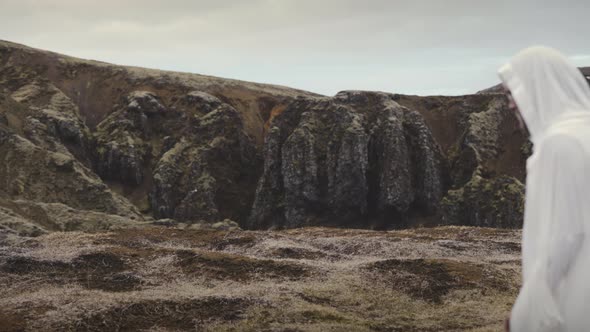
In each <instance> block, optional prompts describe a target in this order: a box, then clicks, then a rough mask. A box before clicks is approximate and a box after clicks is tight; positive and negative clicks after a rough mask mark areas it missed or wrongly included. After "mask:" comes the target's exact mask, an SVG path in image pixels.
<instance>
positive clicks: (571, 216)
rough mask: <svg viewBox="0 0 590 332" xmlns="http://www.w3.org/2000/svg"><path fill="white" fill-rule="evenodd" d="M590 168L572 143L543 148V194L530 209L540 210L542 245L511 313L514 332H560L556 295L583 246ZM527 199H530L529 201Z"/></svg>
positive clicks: (561, 140)
mask: <svg viewBox="0 0 590 332" xmlns="http://www.w3.org/2000/svg"><path fill="white" fill-rule="evenodd" d="M587 165H588V161H587V160H586V154H585V152H584V150H583V149H582V147H581V145H580V144H579V143H578V142H577V141H576V140H575V139H573V138H570V137H568V136H566V135H559V136H553V137H550V138H547V139H546V140H545V141H544V142H543V146H542V150H541V151H540V155H539V160H538V161H537V164H536V167H539V169H538V170H537V176H536V177H535V181H540V182H541V185H539V186H536V188H539V189H540V190H541V192H539V193H535V194H534V195H531V197H532V198H533V199H534V201H533V202H530V203H531V204H528V208H535V209H541V211H543V212H544V213H542V214H536V215H541V216H542V217H540V219H541V220H525V223H526V222H532V223H535V222H538V223H541V224H540V226H541V231H540V232H539V235H540V236H541V239H542V240H541V241H540V242H538V243H537V250H538V251H539V252H538V253H537V255H536V257H537V258H536V261H535V262H531V263H532V265H531V266H532V273H530V274H528V275H529V277H528V279H527V280H523V285H522V288H521V290H520V293H519V295H518V298H517V300H516V303H515V304H514V307H513V309H512V313H511V318H510V329H511V331H539V332H543V331H561V330H562V328H561V325H562V324H563V318H562V317H563V316H562V313H561V312H560V309H559V306H558V304H557V301H556V299H557V292H558V289H559V287H560V284H561V282H562V281H563V280H564V278H565V277H566V276H567V274H568V272H569V271H570V268H571V266H572V264H573V263H574V262H575V260H576V258H577V256H578V254H579V251H580V249H581V247H582V244H583V242H584V241H585V238H586V236H585V232H584V210H583V207H584V204H586V202H585V201H584V200H585V199H586V197H585V195H584V192H585V190H584V188H583V187H582V186H584V185H587V181H586V179H585V175H584V173H585V172H584V168H585V167H586V166H587ZM528 196H529V195H527V199H529V198H528Z"/></svg>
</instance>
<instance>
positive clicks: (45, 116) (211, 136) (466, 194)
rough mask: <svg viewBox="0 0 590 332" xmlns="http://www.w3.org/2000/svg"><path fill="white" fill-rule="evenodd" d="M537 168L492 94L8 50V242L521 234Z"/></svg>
mask: <svg viewBox="0 0 590 332" xmlns="http://www.w3.org/2000/svg"><path fill="white" fill-rule="evenodd" d="M529 153H530V145H527V143H526V140H525V139H524V137H522V135H520V134H519V133H517V132H516V131H515V130H514V121H513V120H512V119H511V116H510V114H509V112H507V111H506V105H505V101H504V99H503V97H502V95H500V94H497V93H493V91H492V92H491V93H485V94H476V95H469V96H459V97H418V96H405V95H397V94H387V93H378V92H360V91H345V92H341V93H339V94H337V95H336V96H334V97H324V96H319V95H316V94H313V93H309V92H305V91H300V90H295V89H290V88H286V87H280V86H272V85H264V84H255V83H249V82H242V81H235V80H229V79H221V78H215V77H209V76H202V75H196V74H186V73H175V72H165V71H158V70H149V69H143V68H134V67H123V66H115V65H110V64H106V63H102V62H96V61H87V60H81V59H76V58H72V57H68V56H64V55H59V54H56V53H51V52H46V51H41V50H37V49H32V48H28V47H25V46H22V45H18V44H14V43H9V42H2V41H0V162H1V163H0V183H1V184H2V186H1V187H0V208H1V210H2V211H3V212H2V216H3V217H0V227H3V228H6V229H10V230H12V231H15V232H22V233H23V234H24V233H26V234H37V233H43V232H46V231H52V230H63V229H64V228H67V229H76V227H78V228H81V226H76V225H80V223H85V222H88V223H90V222H94V221H92V220H95V219H93V218H86V217H85V216H87V215H91V214H93V213H99V214H102V215H104V216H105V217H104V218H103V220H110V221H109V222H106V224H107V226H105V227H107V228H108V225H121V222H120V221H121V220H120V218H126V220H127V221H129V222H130V223H131V224H132V223H133V222H136V223H141V222H152V220H153V219H166V220H173V222H183V223H187V224H192V223H199V222H211V223H212V222H215V221H219V220H228V222H230V223H231V220H233V221H236V222H238V223H239V224H240V225H241V226H242V227H247V228H262V229H265V228H273V227H275V228H277V227H278V228H293V227H301V226H310V225H327V226H346V227H361V228H401V227H408V226H415V225H425V224H460V225H479V226H492V227H518V226H519V225H520V223H521V222H522V209H523V206H522V197H523V191H524V188H523V184H522V183H523V180H524V161H525V160H526V157H527V154H529ZM48 204H49V205H48ZM51 204H58V205H51ZM60 204H61V205H60ZM23 206H26V207H29V208H27V209H24V208H22V207H23ZM55 206H63V207H64V209H71V210H72V211H73V212H72V213H73V214H74V215H76V214H77V215H79V217H78V220H79V222H74V221H72V222H71V223H67V225H65V224H64V223H63V220H58V219H59V218H62V217H63V215H62V214H59V213H53V212H52V213H48V212H47V211H50V210H51V211H55V210H56V208H55ZM30 207H33V208H30ZM49 207H51V209H50V208H49ZM31 210H35V211H45V212H43V216H45V217H43V218H37V217H35V216H36V215H37V214H34V213H33V214H31V213H30V211H31ZM60 216H61V217H60ZM68 218H69V219H72V218H73V217H71V216H70V217H68ZM69 219H68V220H69ZM73 219H76V218H73ZM39 220H44V221H43V222H40V221H39ZM123 224H124V223H123ZM17 225H18V227H17ZM64 225H65V226H64ZM85 229H92V227H87V228H85Z"/></svg>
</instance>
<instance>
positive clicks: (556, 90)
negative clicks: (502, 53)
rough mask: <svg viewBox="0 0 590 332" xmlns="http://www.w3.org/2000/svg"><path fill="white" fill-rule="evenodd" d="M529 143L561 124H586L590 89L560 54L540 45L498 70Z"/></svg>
mask: <svg viewBox="0 0 590 332" xmlns="http://www.w3.org/2000/svg"><path fill="white" fill-rule="evenodd" d="M498 75H499V76H500V79H501V80H502V82H503V83H504V85H505V86H506V87H507V88H508V89H509V90H510V92H511V93H512V97H513V98H514V101H515V102H516V105H517V106H518V109H519V110H520V113H521V115H522V117H523V120H524V122H525V123H526V125H527V128H528V131H529V133H530V135H531V137H530V139H531V141H532V142H533V143H535V142H537V141H539V140H540V139H541V138H542V137H543V136H544V134H545V133H546V132H547V131H548V129H549V128H550V127H551V126H553V125H556V124H558V123H560V122H562V121H566V122H572V121H574V122H578V121H583V122H588V121H590V86H588V82H587V81H586V78H585V77H584V75H583V74H582V73H581V72H580V70H579V69H578V68H576V66H574V65H573V64H572V63H571V62H570V61H569V60H568V59H567V58H566V57H565V56H564V55H562V54H561V53H559V52H558V51H556V50H554V49H552V48H549V47H544V46H535V47H530V48H527V49H524V50H523V51H521V52H519V53H518V54H516V55H515V56H514V57H513V58H512V59H511V60H510V61H509V62H508V63H506V64H505V65H504V66H502V67H501V68H500V70H499V71H498Z"/></svg>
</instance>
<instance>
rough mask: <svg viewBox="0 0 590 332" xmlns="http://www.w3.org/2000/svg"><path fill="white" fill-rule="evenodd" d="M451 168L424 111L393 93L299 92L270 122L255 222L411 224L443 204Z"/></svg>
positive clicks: (252, 221) (254, 224)
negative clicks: (311, 94) (415, 216)
mask: <svg viewBox="0 0 590 332" xmlns="http://www.w3.org/2000/svg"><path fill="white" fill-rule="evenodd" d="M445 172H446V171H445V161H444V160H443V156H442V153H441V151H440V148H439V146H438V145H437V144H436V142H435V140H434V139H433V137H432V134H431V132H430V130H428V128H427V126H426V124H425V123H424V120H423V119H422V117H421V115H420V114H418V113H416V112H413V111H411V110H409V109H407V108H404V107H402V106H400V105H399V104H397V103H396V102H395V101H393V100H392V95H388V94H384V93H362V92H354V91H353V92H342V93H340V94H338V95H337V96H335V97H334V98H313V99H308V98H300V99H298V100H297V101H296V102H294V103H293V104H291V105H290V106H288V107H287V108H286V109H285V110H284V111H283V112H282V113H281V114H280V115H277V116H276V117H275V118H274V119H273V122H272V123H271V126H270V129H269V133H268V136H267V139H266V142H265V166H264V172H263V175H262V177H261V179H260V182H259V185H258V189H257V192H256V200H255V202H254V206H253V208H252V214H251V216H250V226H251V227H253V228H266V227H270V226H276V227H301V226H309V225H337V226H352V225H357V226H367V225H371V224H373V226H376V227H401V226H406V225H407V223H408V216H409V215H411V214H412V213H428V212H429V211H430V212H431V211H434V210H436V207H437V205H438V202H439V201H440V199H441V197H442V194H443V192H444V190H445V184H444V183H445ZM360 220H362V221H361V222H360V223H364V225H363V224H360V225H359V224H358V223H359V221H360Z"/></svg>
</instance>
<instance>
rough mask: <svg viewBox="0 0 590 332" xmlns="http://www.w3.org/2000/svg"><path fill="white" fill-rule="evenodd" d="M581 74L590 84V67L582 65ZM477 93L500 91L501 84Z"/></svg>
mask: <svg viewBox="0 0 590 332" xmlns="http://www.w3.org/2000/svg"><path fill="white" fill-rule="evenodd" d="M580 71H581V72H582V74H583V75H584V76H585V77H586V80H587V81H588V84H590V67H582V68H580ZM477 93H478V94H486V93H502V84H497V85H494V86H493V87H491V88H487V89H484V90H481V91H478V92H477Z"/></svg>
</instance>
